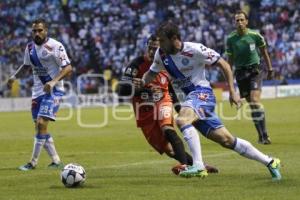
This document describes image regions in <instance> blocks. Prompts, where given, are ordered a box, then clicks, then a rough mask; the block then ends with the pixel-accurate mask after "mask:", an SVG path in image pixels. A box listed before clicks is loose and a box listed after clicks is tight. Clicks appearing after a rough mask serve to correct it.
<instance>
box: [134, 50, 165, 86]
mask: <svg viewBox="0 0 300 200" xmlns="http://www.w3.org/2000/svg"><path fill="white" fill-rule="evenodd" d="M163 69H164V67H163V64H162V61H161V58H160V55H159V48H158V49H157V50H156V52H155V55H154V60H153V63H152V64H151V66H150V69H149V70H148V71H147V72H146V73H145V74H144V75H143V78H142V79H137V78H134V79H133V84H134V86H135V87H136V88H143V87H144V86H145V85H147V84H149V83H151V82H152V81H153V80H154V79H155V77H156V76H157V75H158V73H159V72H160V71H162V70H163Z"/></svg>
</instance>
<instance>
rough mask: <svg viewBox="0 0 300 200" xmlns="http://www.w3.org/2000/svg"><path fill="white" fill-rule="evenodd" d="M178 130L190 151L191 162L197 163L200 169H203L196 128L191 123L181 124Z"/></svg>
mask: <svg viewBox="0 0 300 200" xmlns="http://www.w3.org/2000/svg"><path fill="white" fill-rule="evenodd" d="M180 130H181V132H182V133H183V138H184V140H185V141H186V142H187V144H188V146H189V148H190V151H191V153H192V157H193V164H194V165H198V166H199V167H200V169H205V167H204V164H203V160H202V152H201V144H200V138H199V134H198V132H197V130H196V129H195V128H194V127H193V126H192V125H186V126H183V127H182V128H181V129H180Z"/></svg>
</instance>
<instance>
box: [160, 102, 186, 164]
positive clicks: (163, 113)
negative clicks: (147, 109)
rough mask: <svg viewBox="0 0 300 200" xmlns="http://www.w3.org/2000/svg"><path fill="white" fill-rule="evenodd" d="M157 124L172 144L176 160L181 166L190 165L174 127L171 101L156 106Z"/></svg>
mask: <svg viewBox="0 0 300 200" xmlns="http://www.w3.org/2000/svg"><path fill="white" fill-rule="evenodd" d="M155 105H156V110H157V112H156V113H157V114H158V116H157V123H158V124H159V126H160V127H161V131H162V132H163V133H164V137H165V138H166V140H167V141H168V142H169V143H170V144H171V146H172V151H173V152H174V158H175V159H176V160H178V161H179V162H180V163H181V164H188V160H187V157H186V152H185V149H184V145H183V142H182V140H181V139H180V138H179V136H178V135H177V133H176V131H175V129H174V126H173V104H172V102H170V101H163V100H162V101H160V102H157V103H156V104H155Z"/></svg>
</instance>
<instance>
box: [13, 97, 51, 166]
mask: <svg viewBox="0 0 300 200" xmlns="http://www.w3.org/2000/svg"><path fill="white" fill-rule="evenodd" d="M42 100H43V96H40V97H38V98H36V99H32V103H31V114H32V119H33V121H34V123H35V130H36V132H37V130H38V127H37V115H38V112H39V109H40V105H41V102H42ZM37 133H38V132H37ZM45 140H46V139H45V138H43V137H42V136H41V135H38V134H36V135H35V137H34V143H33V151H32V156H31V159H30V161H29V162H28V163H27V164H25V165H22V166H20V167H19V169H20V170H22V171H28V170H31V169H35V167H36V165H37V163H38V158H39V155H40V152H41V149H42V147H43V146H44V144H45Z"/></svg>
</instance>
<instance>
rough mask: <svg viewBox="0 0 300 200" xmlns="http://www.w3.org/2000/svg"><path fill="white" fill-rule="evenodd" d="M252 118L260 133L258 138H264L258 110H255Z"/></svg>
mask: <svg viewBox="0 0 300 200" xmlns="http://www.w3.org/2000/svg"><path fill="white" fill-rule="evenodd" d="M251 116H252V120H253V122H254V125H255V128H256V130H257V133H258V137H259V138H263V134H264V133H263V131H262V129H261V125H260V122H259V121H260V118H261V113H260V112H259V111H258V110H253V111H252V113H251Z"/></svg>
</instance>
